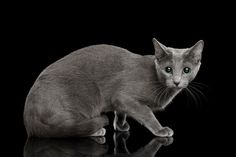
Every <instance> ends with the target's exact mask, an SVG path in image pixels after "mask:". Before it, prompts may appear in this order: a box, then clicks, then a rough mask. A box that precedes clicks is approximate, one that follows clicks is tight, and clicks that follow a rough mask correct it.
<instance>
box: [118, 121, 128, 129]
mask: <svg viewBox="0 0 236 157" xmlns="http://www.w3.org/2000/svg"><path fill="white" fill-rule="evenodd" d="M129 129H130V126H129V124H128V123H127V121H126V122H125V123H124V125H122V124H120V123H117V125H116V130H117V131H129Z"/></svg>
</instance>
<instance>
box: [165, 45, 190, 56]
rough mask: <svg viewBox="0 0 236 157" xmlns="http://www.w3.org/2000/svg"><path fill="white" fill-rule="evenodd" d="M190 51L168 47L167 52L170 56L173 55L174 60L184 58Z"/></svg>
mask: <svg viewBox="0 0 236 157" xmlns="http://www.w3.org/2000/svg"><path fill="white" fill-rule="evenodd" d="M188 50H189V49H187V48H185V49H180V48H172V47H167V48H166V52H167V53H168V54H171V56H172V57H173V58H182V57H183V55H184V54H185V53H186V52H187V51H188Z"/></svg>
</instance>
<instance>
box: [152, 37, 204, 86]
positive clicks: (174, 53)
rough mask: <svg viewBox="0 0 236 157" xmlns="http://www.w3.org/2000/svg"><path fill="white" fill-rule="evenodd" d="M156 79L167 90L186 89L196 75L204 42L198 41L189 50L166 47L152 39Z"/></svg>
mask: <svg viewBox="0 0 236 157" xmlns="http://www.w3.org/2000/svg"><path fill="white" fill-rule="evenodd" d="M153 44H154V48H155V57H156V59H155V66H156V71H157V77H158V78H159V80H160V81H161V82H162V83H163V84H164V85H166V86H167V87H169V88H176V89H178V88H179V89H181V88H186V87H187V86H188V84H189V83H190V82H191V81H192V80H193V79H194V78H195V76H196V75H197V73H198V71H199V68H200V65H201V57H202V50H203V46H204V42H203V41H202V40H200V41H198V42H197V43H196V44H195V45H194V46H192V47H191V48H186V49H176V48H170V47H166V46H164V45H163V44H161V43H160V42H158V41H157V40H156V39H155V38H153Z"/></svg>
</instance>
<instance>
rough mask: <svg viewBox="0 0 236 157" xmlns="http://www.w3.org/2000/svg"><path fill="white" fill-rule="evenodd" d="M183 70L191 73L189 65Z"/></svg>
mask: <svg viewBox="0 0 236 157" xmlns="http://www.w3.org/2000/svg"><path fill="white" fill-rule="evenodd" d="M183 71H184V73H186V74H188V73H190V71H191V69H190V68H189V67H185V68H184V70H183Z"/></svg>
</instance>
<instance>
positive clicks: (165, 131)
mask: <svg viewBox="0 0 236 157" xmlns="http://www.w3.org/2000/svg"><path fill="white" fill-rule="evenodd" d="M173 135H174V131H173V130H172V129H171V128H169V127H163V128H161V129H160V130H159V131H158V132H157V133H156V136H159V137H171V136H173Z"/></svg>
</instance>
